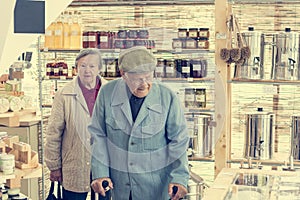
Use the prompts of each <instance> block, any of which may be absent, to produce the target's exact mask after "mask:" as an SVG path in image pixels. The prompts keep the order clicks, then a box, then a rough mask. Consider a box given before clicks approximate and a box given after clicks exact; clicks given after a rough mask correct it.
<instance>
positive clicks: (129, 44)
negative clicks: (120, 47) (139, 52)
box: [124, 40, 134, 49]
mask: <svg viewBox="0 0 300 200" xmlns="http://www.w3.org/2000/svg"><path fill="white" fill-rule="evenodd" d="M124 42H125V48H126V49H127V48H131V47H133V46H134V40H125V41H124Z"/></svg>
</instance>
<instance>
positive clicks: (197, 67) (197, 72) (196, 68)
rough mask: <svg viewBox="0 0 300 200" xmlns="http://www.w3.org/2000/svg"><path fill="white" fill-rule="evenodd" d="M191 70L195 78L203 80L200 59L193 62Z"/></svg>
mask: <svg viewBox="0 0 300 200" xmlns="http://www.w3.org/2000/svg"><path fill="white" fill-rule="evenodd" d="M190 62H191V68H192V74H193V77H194V78H201V77H202V76H201V61H200V60H199V59H197V60H191V61H190Z"/></svg>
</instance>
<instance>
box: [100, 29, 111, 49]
mask: <svg viewBox="0 0 300 200" xmlns="http://www.w3.org/2000/svg"><path fill="white" fill-rule="evenodd" d="M98 34H99V48H100V49H108V46H109V42H108V37H109V33H108V32H106V31H100V32H99V33H98Z"/></svg>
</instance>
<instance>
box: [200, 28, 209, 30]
mask: <svg viewBox="0 0 300 200" xmlns="http://www.w3.org/2000/svg"><path fill="white" fill-rule="evenodd" d="M199 30H200V31H208V30H209V28H200V29H199Z"/></svg>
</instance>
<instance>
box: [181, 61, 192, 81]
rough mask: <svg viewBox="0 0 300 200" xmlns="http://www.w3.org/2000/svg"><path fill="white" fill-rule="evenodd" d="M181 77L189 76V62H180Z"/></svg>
mask: <svg viewBox="0 0 300 200" xmlns="http://www.w3.org/2000/svg"><path fill="white" fill-rule="evenodd" d="M181 75H182V77H183V78H189V77H190V75H191V67H190V61H189V60H186V59H184V60H181Z"/></svg>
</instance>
